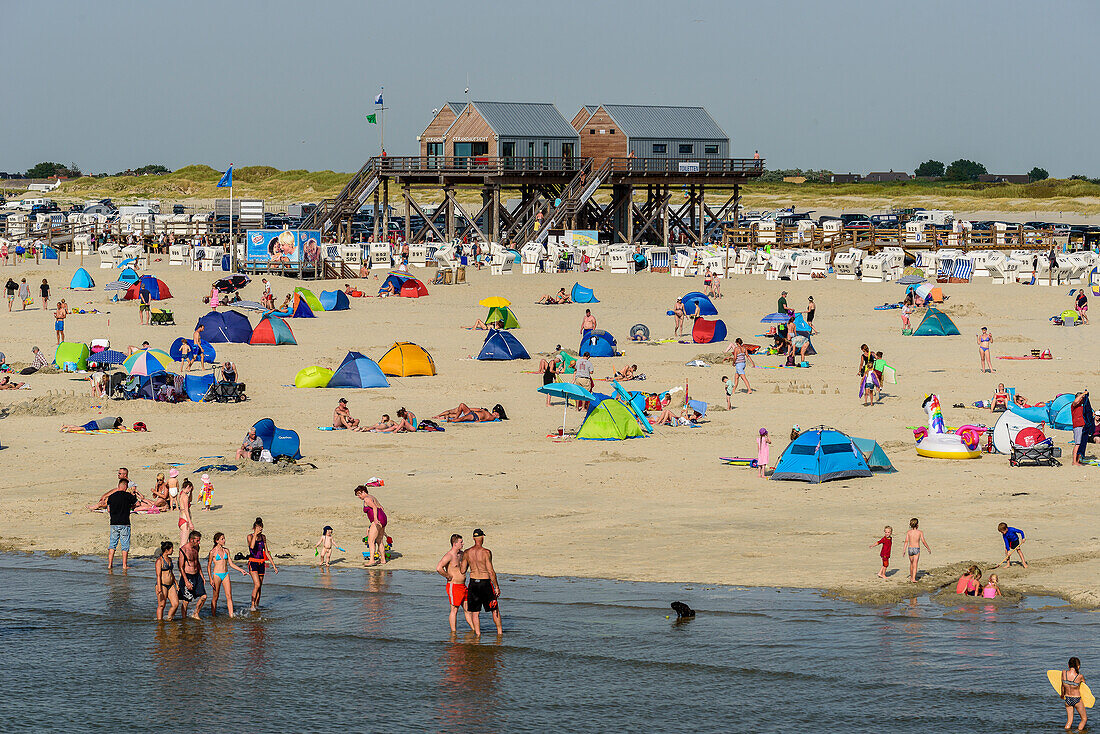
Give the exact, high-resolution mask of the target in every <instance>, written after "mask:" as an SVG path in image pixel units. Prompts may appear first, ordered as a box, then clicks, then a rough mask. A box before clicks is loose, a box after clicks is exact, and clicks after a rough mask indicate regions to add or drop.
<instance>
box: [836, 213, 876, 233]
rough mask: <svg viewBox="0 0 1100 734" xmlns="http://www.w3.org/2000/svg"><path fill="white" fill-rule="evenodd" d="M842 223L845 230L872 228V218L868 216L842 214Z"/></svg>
mask: <svg viewBox="0 0 1100 734" xmlns="http://www.w3.org/2000/svg"><path fill="white" fill-rule="evenodd" d="M840 222H841V224H843V225H844V228H845V229H868V228H870V227H871V218H870V217H869V216H867V215H866V214H841V215H840Z"/></svg>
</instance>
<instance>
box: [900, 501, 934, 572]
mask: <svg viewBox="0 0 1100 734" xmlns="http://www.w3.org/2000/svg"><path fill="white" fill-rule="evenodd" d="M919 525H920V520H918V519H917V518H915V517H914V518H913V519H912V520H910V521H909V532H907V533H906V534H905V554H906V556H908V558H909V582H910V583H916V581H917V563H918V562H919V561H920V547H921V545H922V544H923V545H924V547H925V548H926V549H927V550H928V552H929V553H931V552H932V548H931V546H929V545H928V540H926V539H925V537H924V533H923V532H922V531H921V530H920V528H919V527H918V526H919Z"/></svg>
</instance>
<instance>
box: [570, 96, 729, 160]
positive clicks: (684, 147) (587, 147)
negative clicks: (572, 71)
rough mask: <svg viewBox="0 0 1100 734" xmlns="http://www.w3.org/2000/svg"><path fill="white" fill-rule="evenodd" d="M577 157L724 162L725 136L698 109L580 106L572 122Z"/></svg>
mask: <svg viewBox="0 0 1100 734" xmlns="http://www.w3.org/2000/svg"><path fill="white" fill-rule="evenodd" d="M573 128H574V129H576V131H577V132H578V133H579V134H580V143H581V155H582V156H584V157H585V158H591V159H593V163H594V164H595V165H597V166H599V165H601V164H602V163H603V162H604V161H605V160H607V159H608V158H630V157H633V158H687V159H699V158H729V152H730V139H729V136H728V135H726V133H725V132H724V131H723V130H722V128H720V127H718V123H717V122H715V121H714V118H713V117H711V116H710V113H708V112H707V111H706V110H705V109H703V108H702V107H665V106H656V105H609V104H605V105H585V106H584V107H582V108H581V109H580V110H579V111H578V112H577V114H576V115H575V116H574V117H573Z"/></svg>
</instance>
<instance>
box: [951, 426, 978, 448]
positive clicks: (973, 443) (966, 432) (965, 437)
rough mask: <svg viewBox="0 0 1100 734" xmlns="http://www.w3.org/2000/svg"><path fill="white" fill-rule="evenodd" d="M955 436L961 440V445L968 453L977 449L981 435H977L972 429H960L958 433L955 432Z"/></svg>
mask: <svg viewBox="0 0 1100 734" xmlns="http://www.w3.org/2000/svg"><path fill="white" fill-rule="evenodd" d="M955 434H956V435H957V436H958V437H959V438H960V439H962V442H963V445H964V446H966V448H967V449H969V450H970V451H973V450H974V449H976V448H978V442H979V441H980V440H981V434H979V433H978V432H977V431H975V430H974V429H972V428H961V429H959V430H958V431H955Z"/></svg>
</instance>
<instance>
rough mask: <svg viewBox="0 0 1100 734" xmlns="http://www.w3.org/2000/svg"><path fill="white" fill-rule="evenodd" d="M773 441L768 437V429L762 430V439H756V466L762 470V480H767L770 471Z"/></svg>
mask: <svg viewBox="0 0 1100 734" xmlns="http://www.w3.org/2000/svg"><path fill="white" fill-rule="evenodd" d="M771 445H772V440H771V438H770V437H769V436H768V429H767V428H761V429H760V438H758V439H756V466H757V468H759V469H760V478H761V479H767V477H766V476H765V474H766V473H767V471H768V454H769V452H770V448H769V447H770V446H771Z"/></svg>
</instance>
